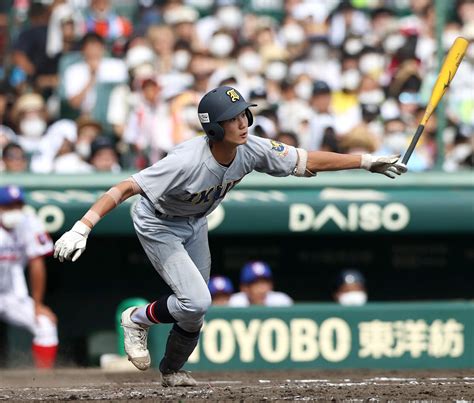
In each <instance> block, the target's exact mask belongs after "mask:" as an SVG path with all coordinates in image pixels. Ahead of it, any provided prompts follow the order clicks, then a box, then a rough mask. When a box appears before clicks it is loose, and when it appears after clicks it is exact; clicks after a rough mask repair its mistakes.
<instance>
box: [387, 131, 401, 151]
mask: <svg viewBox="0 0 474 403" xmlns="http://www.w3.org/2000/svg"><path fill="white" fill-rule="evenodd" d="M384 143H385V145H386V146H387V148H388V149H390V150H391V151H392V152H393V153H395V154H399V153H402V152H403V151H404V150H405V149H406V144H407V138H406V135H405V133H403V132H395V133H390V134H387V135H386V137H385V140H384Z"/></svg>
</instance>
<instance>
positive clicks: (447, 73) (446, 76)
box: [402, 36, 469, 165]
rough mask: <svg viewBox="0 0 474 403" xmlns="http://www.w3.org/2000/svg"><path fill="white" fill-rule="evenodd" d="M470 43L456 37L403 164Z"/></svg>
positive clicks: (411, 151)
mask: <svg viewBox="0 0 474 403" xmlns="http://www.w3.org/2000/svg"><path fill="white" fill-rule="evenodd" d="M468 44H469V42H468V41H467V40H466V39H465V38H463V37H461V36H460V37H458V38H456V40H455V41H454V43H453V44H452V46H451V48H450V49H449V52H448V55H447V56H446V58H445V59H444V62H443V64H442V66H441V70H440V72H439V74H438V78H437V79H436V82H435V85H434V87H433V90H432V92H431V97H430V100H429V101H428V105H427V106H426V109H425V114H424V115H423V118H422V119H421V121H420V123H419V125H418V128H417V129H416V132H415V134H414V136H413V138H412V139H411V143H410V145H409V146H408V149H407V151H406V153H405V155H404V156H403V159H402V163H403V164H405V165H406V163H407V162H408V160H409V159H410V156H411V154H412V153H413V150H414V149H415V146H416V144H417V143H418V140H419V139H420V136H421V133H423V130H424V129H425V125H426V123H427V122H428V119H429V118H430V116H431V114H432V113H433V112H434V110H435V109H436V107H437V106H438V103H439V101H440V100H441V98H442V97H443V95H444V93H445V92H446V90H447V89H448V87H449V84H451V81H452V80H453V78H454V75H455V74H456V71H457V69H458V67H459V64H460V63H461V60H462V58H463V57H464V54H465V53H466V49H467V45H468Z"/></svg>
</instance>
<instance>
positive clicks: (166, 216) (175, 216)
mask: <svg viewBox="0 0 474 403" xmlns="http://www.w3.org/2000/svg"><path fill="white" fill-rule="evenodd" d="M205 215H206V214H205V213H201V214H196V215H191V216H182V215H171V214H165V213H162V212H161V211H159V210H157V209H155V216H156V217H158V218H164V219H171V220H173V219H182V220H184V219H187V218H202V217H204V216H205Z"/></svg>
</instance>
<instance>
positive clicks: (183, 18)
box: [163, 6, 199, 25]
mask: <svg viewBox="0 0 474 403" xmlns="http://www.w3.org/2000/svg"><path fill="white" fill-rule="evenodd" d="M198 18H199V13H198V12H197V11H196V10H195V9H194V8H192V7H188V6H179V7H175V8H171V9H170V10H168V11H166V13H165V14H164V16H163V19H164V20H165V23H166V24H169V25H175V24H181V23H183V22H191V23H193V22H196V21H197V19H198Z"/></svg>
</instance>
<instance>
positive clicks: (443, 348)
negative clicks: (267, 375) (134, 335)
mask: <svg viewBox="0 0 474 403" xmlns="http://www.w3.org/2000/svg"><path fill="white" fill-rule="evenodd" d="M473 311H474V304H462V303H443V304H441V303H439V304H438V303H424V304H422V303H419V304H409V303H397V304H395V303H394V304H375V303H373V304H368V305H366V306H363V307H357V308H354V307H350V308H347V307H346V308H345V307H341V306H339V305H336V304H311V305H310V304H301V305H295V306H293V307H288V308H265V307H251V308H247V309H238V308H220V307H219V308H214V307H213V308H212V309H211V310H210V312H209V313H208V315H207V316H206V320H205V322H204V325H203V328H202V331H201V337H200V340H199V344H198V346H197V347H196V349H195V350H194V352H193V354H192V355H191V357H190V358H189V361H188V364H187V367H188V368H190V369H206V370H207V369H211V370H212V369H245V368H248V369H260V368H261V369H263V368H358V367H360V368H442V367H445V368H461V367H469V366H472V363H473V362H474V361H473V346H472V345H471V343H469V340H470V339H471V338H472V337H473V323H474V319H473V318H474V315H472V314H473V313H474V312H473ZM381 318H383V320H382V319H381ZM168 330H169V328H168V327H166V326H164V325H160V326H156V327H153V328H152V329H151V331H150V336H149V340H150V344H149V348H150V351H151V354H152V355H153V356H154V357H153V359H152V362H157V363H158V362H159V361H160V358H161V354H162V353H163V346H165V345H166V337H167V335H168Z"/></svg>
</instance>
